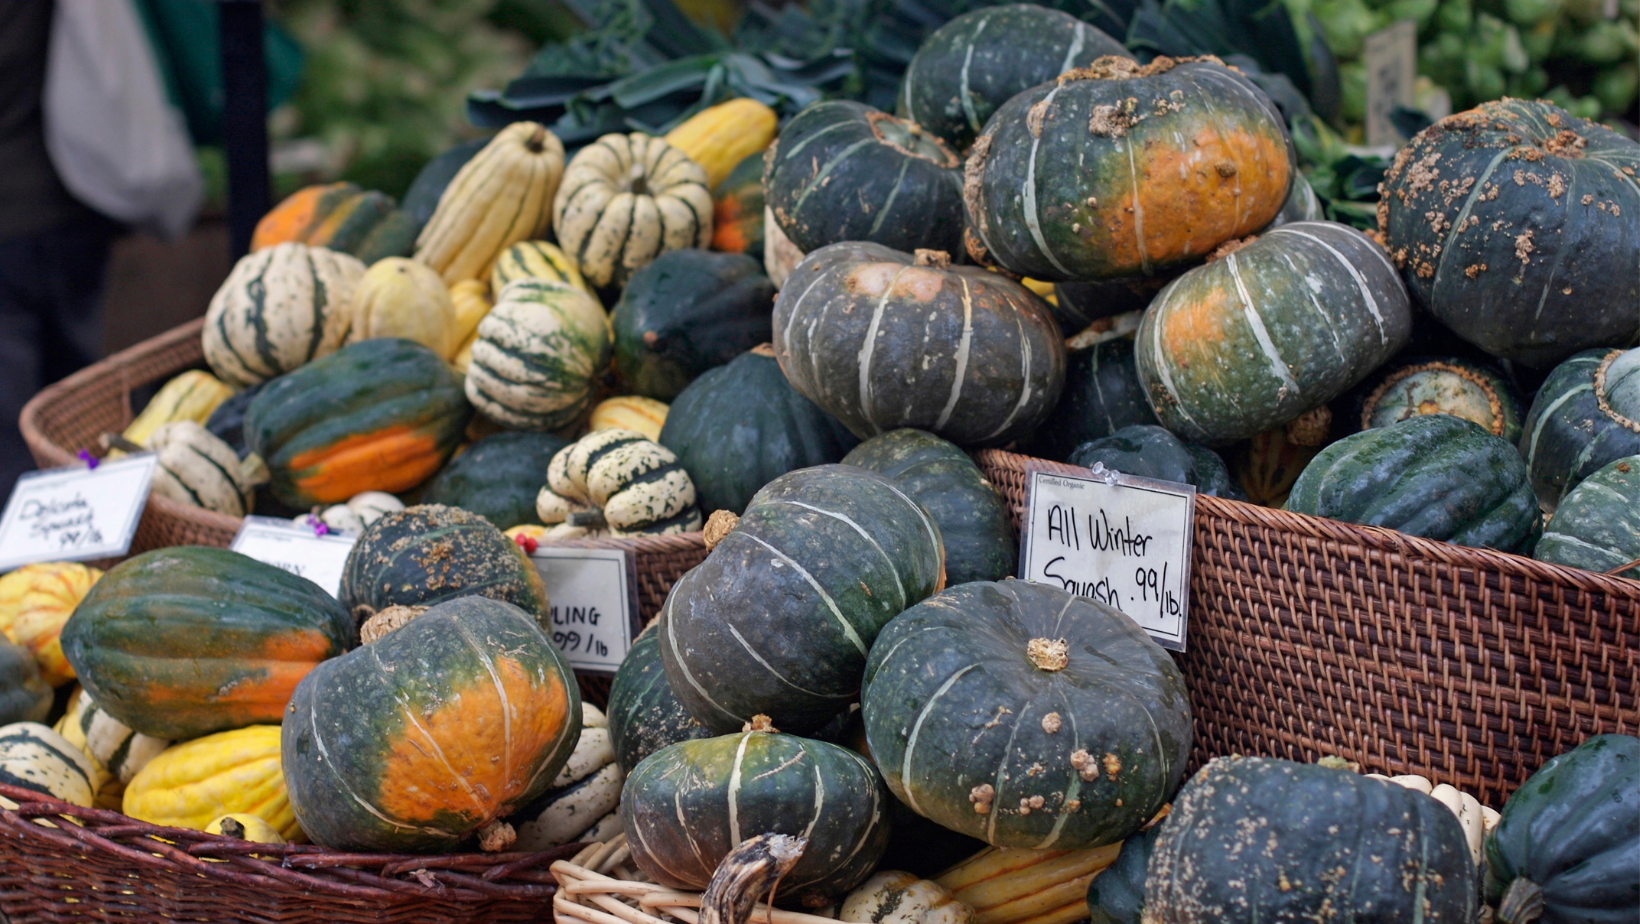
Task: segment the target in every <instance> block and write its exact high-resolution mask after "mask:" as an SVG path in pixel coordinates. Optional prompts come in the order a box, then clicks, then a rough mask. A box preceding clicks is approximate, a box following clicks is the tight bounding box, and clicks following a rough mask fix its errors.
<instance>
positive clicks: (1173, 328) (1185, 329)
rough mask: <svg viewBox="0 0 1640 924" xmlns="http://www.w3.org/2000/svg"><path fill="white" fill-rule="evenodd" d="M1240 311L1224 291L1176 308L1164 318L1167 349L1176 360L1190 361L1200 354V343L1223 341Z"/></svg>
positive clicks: (1163, 340) (1163, 334)
mask: <svg viewBox="0 0 1640 924" xmlns="http://www.w3.org/2000/svg"><path fill="white" fill-rule="evenodd" d="M1237 310H1238V303H1232V302H1231V300H1230V299H1229V298H1228V297H1227V296H1226V294H1225V292H1224V290H1222V289H1213V290H1212V291H1211V292H1209V293H1208V294H1207V296H1206V297H1204V298H1201V299H1198V300H1196V301H1191V302H1185V303H1183V304H1179V305H1176V306H1174V307H1173V308H1172V310H1170V311H1169V312H1168V313H1167V314H1166V316H1165V317H1163V318H1162V322H1161V323H1162V329H1161V335H1162V347H1163V349H1164V350H1165V351H1166V352H1167V353H1168V354H1170V355H1172V356H1174V357H1184V358H1188V357H1190V356H1192V355H1194V354H1195V353H1197V352H1198V351H1199V349H1200V344H1204V343H1220V342H1222V341H1223V340H1224V337H1225V330H1226V328H1227V327H1228V325H1229V324H1230V323H1231V315H1232V314H1233V313H1234V312H1236V311H1237ZM1186 364H1188V363H1186Z"/></svg>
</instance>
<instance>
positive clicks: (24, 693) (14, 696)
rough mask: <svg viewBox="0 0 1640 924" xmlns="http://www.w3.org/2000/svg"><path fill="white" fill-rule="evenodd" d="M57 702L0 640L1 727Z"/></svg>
mask: <svg viewBox="0 0 1640 924" xmlns="http://www.w3.org/2000/svg"><path fill="white" fill-rule="evenodd" d="M656 666H657V667H659V663H658V662H657V664H656ZM53 700H54V696H53V694H52V691H51V684H49V683H46V682H45V680H43V679H42V678H41V677H40V665H38V664H36V663H34V655H33V654H32V653H31V652H30V651H29V650H28V649H27V648H24V647H23V646H21V645H14V644H12V643H11V642H8V641H4V640H0V724H5V725H10V724H11V723H13V722H39V721H43V720H44V719H45V717H46V715H47V714H49V713H50V712H51V704H52V702H53Z"/></svg>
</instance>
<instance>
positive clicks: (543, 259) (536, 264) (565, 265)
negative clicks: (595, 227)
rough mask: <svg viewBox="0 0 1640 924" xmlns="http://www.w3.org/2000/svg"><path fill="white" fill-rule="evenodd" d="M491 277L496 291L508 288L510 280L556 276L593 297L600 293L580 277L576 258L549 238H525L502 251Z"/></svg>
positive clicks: (490, 273) (491, 287)
mask: <svg viewBox="0 0 1640 924" xmlns="http://www.w3.org/2000/svg"><path fill="white" fill-rule="evenodd" d="M488 276H489V280H490V291H491V292H495V293H499V292H500V291H501V290H502V289H505V288H506V287H507V283H509V282H512V281H513V280H515V279H553V280H556V281H558V282H567V283H569V284H570V285H572V286H574V287H576V288H577V289H580V290H581V291H582V292H585V293H586V294H588V295H591V296H592V297H593V298H597V297H598V293H596V292H594V291H592V287H591V286H589V285H587V282H586V280H585V279H583V278H581V271H580V269H578V268H577V267H576V266H575V261H574V260H571V259H570V258H569V255H568V254H565V253H564V252H563V251H562V250H559V249H558V248H557V247H555V246H553V245H552V244H549V243H547V242H546V241H523V242H521V243H517V244H514V245H512V246H511V247H508V248H507V249H506V250H503V251H502V252H501V255H500V256H499V257H496V258H495V264H494V265H492V266H491V267H490V272H489V274H488Z"/></svg>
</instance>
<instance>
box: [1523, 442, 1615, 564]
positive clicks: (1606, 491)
mask: <svg viewBox="0 0 1640 924" xmlns="http://www.w3.org/2000/svg"><path fill="white" fill-rule="evenodd" d="M1532 557H1533V558H1535V559H1537V560H1538V561H1548V562H1554V563H1555V564H1557V565H1571V566H1572V567H1574V568H1583V569H1585V570H1588V571H1600V572H1611V571H1612V570H1614V569H1622V570H1618V571H1617V573H1618V574H1619V575H1621V576H1622V577H1630V578H1635V579H1636V580H1640V563H1637V564H1635V565H1634V566H1633V567H1631V568H1627V569H1624V568H1623V566H1624V565H1627V564H1629V563H1630V562H1636V561H1640V454H1637V455H1632V456H1627V457H1625V458H1622V459H1618V460H1616V461H1615V462H1612V463H1611V464H1610V465H1607V466H1606V467H1605V468H1603V469H1601V470H1600V471H1598V472H1595V473H1594V474H1593V475H1590V476H1589V477H1587V478H1585V479H1583V480H1582V481H1580V482H1578V483H1577V487H1575V488H1573V489H1572V490H1571V491H1569V492H1568V493H1567V494H1566V497H1565V499H1564V500H1562V501H1561V502H1560V506H1559V507H1558V508H1557V509H1556V510H1555V515H1554V516H1553V517H1551V518H1550V519H1549V523H1548V525H1547V526H1545V527H1544V530H1543V538H1542V539H1540V540H1538V544H1537V548H1536V549H1535V550H1533V552H1532Z"/></svg>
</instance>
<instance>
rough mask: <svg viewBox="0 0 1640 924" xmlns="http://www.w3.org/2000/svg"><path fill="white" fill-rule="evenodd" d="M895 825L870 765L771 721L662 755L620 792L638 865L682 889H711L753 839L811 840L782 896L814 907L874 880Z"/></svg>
mask: <svg viewBox="0 0 1640 924" xmlns="http://www.w3.org/2000/svg"><path fill="white" fill-rule="evenodd" d="M887 819H888V793H887V792H885V791H884V789H883V782H882V779H881V778H880V777H878V775H877V771H875V770H873V769H872V766H871V763H870V762H869V761H867V760H866V759H865V758H864V757H861V756H860V755H859V754H856V753H854V752H853V751H850V750H848V749H847V748H842V747H838V746H837V745H835V744H827V743H825V742H823V741H810V740H807V739H804V738H799V737H797V736H795V735H783V734H780V733H778V732H777V731H776V730H775V729H774V728H773V727H772V726H771V725H769V722H768V719H767V717H765V716H758V717H756V718H755V719H754V720H753V721H751V722H748V723H747V724H746V727H745V729H744V730H743V731H741V732H739V733H737V734H732V735H724V736H722V737H719V738H707V739H704V740H699V741H682V742H679V743H677V744H673V745H670V746H668V747H666V748H663V749H661V750H659V751H657V752H655V753H654V754H652V755H650V756H649V757H647V758H645V759H644V761H643V762H642V763H640V764H639V765H638V766H637V767H636V768H635V769H634V770H633V771H632V773H631V775H630V776H628V777H627V781H626V789H625V791H624V792H622V794H621V824H622V827H623V828H624V829H625V830H626V833H627V843H628V844H630V845H631V847H632V859H633V860H634V861H635V862H636V863H637V864H638V868H639V869H642V870H643V871H644V872H645V873H647V874H648V875H649V877H650V878H651V879H653V880H655V881H656V882H658V883H660V884H662V885H665V886H668V887H670V888H674V889H703V888H705V887H706V885H707V883H708V882H710V881H711V878H712V874H713V872H715V871H716V869H717V865H718V863H719V861H721V860H722V859H723V857H724V856H725V855H727V854H728V853H729V851H730V850H731V849H733V848H734V847H736V846H738V845H739V844H740V842H741V841H743V840H745V839H747V838H749V837H753V836H755V835H759V834H791V835H801V836H804V837H807V838H808V840H809V843H808V848H807V849H806V850H804V852H803V857H802V859H800V860H798V861H797V865H796V866H794V867H793V868H792V870H791V872H789V873H787V874H786V875H785V876H784V877H783V878H782V879H781V887H780V890H781V893H782V894H783V895H786V896H788V897H795V898H797V899H798V900H799V901H800V902H801V903H802V904H804V905H805V906H807V907H811V908H814V907H821V906H824V905H826V904H829V902H830V901H831V900H833V899H835V898H838V897H840V896H841V895H842V894H844V893H846V892H847V891H849V890H850V889H852V888H854V887H855V886H857V885H859V884H860V883H861V882H862V881H864V880H865V878H866V877H867V876H868V875H870V874H871V870H872V867H874V866H876V864H877V860H878V858H879V857H881V856H882V854H883V849H884V848H885V847H886V846H887V844H888V824H887Z"/></svg>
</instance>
